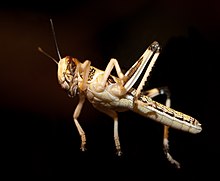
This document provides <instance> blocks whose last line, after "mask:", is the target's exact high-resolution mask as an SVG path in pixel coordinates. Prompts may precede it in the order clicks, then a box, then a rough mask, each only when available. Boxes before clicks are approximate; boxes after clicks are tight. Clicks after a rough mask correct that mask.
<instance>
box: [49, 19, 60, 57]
mask: <svg viewBox="0 0 220 181" xmlns="http://www.w3.org/2000/svg"><path fill="white" fill-rule="evenodd" d="M50 24H51V28H52V32H53V38H54V42H55V47H56V50H57V54H58V57H59V59H61V56H60V51H59V48H58V43H57V39H56V35H55V30H54V26H53V21H52V19H50Z"/></svg>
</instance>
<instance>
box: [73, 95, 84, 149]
mask: <svg viewBox="0 0 220 181" xmlns="http://www.w3.org/2000/svg"><path fill="white" fill-rule="evenodd" d="M84 102H85V95H84V94H83V93H81V94H80V95H79V103H78V105H77V106H76V109H75V111H74V114H73V120H74V123H75V125H76V128H77V130H78V132H79V135H80V136H81V148H80V149H81V150H82V151H85V150H86V148H85V145H86V135H85V132H84V131H83V129H82V127H81V126H80V124H79V122H78V120H77V119H78V117H79V115H80V112H81V110H82V107H83V104H84Z"/></svg>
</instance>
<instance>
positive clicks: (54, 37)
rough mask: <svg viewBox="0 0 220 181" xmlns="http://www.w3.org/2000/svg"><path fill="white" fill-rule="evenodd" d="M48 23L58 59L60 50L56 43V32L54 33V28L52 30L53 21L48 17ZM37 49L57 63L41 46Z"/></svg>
mask: <svg viewBox="0 0 220 181" xmlns="http://www.w3.org/2000/svg"><path fill="white" fill-rule="evenodd" d="M50 25H51V29H52V32H53V39H54V43H55V47H56V51H57V55H58V57H59V60H60V59H61V56H60V51H59V48H58V43H57V39H56V34H55V30H54V26H53V21H52V19H50ZM38 50H39V51H40V52H41V53H43V54H44V55H46V56H47V57H49V58H51V59H52V60H53V61H54V62H55V63H56V64H58V61H57V60H56V59H55V58H53V57H52V56H51V55H49V54H48V53H46V52H45V51H44V50H43V49H42V48H41V47H38Z"/></svg>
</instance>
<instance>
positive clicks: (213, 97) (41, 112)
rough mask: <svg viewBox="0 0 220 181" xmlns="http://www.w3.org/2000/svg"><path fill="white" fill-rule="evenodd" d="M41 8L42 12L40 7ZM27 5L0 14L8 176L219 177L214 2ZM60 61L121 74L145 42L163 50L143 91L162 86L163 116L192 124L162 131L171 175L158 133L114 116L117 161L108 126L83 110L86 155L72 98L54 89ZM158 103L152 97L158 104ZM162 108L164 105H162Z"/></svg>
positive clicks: (152, 126) (147, 123) (129, 116)
mask: <svg viewBox="0 0 220 181" xmlns="http://www.w3.org/2000/svg"><path fill="white" fill-rule="evenodd" d="M47 3H48V4H47ZM47 3H46V1H31V2H29V3H27V2H26V3H24V2H21V1H19V3H13V4H10V3H9V2H6V3H5V4H3V5H1V8H0V64H1V65H0V69H1V70H0V77H1V89H0V93H1V104H0V105H1V112H2V113H1V117H2V118H1V122H2V123H3V124H2V132H3V133H4V134H3V136H2V139H3V142H2V143H4V144H2V145H3V146H2V149H3V150H5V152H4V154H2V155H3V158H5V159H6V162H5V164H4V168H6V170H7V171H9V172H8V173H7V177H8V176H15V177H17V178H18V177H22V178H23V177H28V178H29V180H34V179H38V180H42V179H43V178H47V180H50V179H51V180H52V179H53V178H60V180H84V179H85V178H87V177H88V178H89V179H90V180H91V179H100V180H105V179H109V180H152V179H150V178H151V177H153V178H156V179H157V178H164V179H169V180H170V179H173V180H174V179H175V180H176V179H178V180H180V179H187V180H188V179H191V178H192V179H200V178H203V177H205V176H208V177H209V178H211V177H219V174H218V170H219V165H218V164H219V135H218V133H219V126H220V124H219V114H218V113H219V88H218V87H219V65H218V62H219V54H220V53H219V40H220V36H219V32H220V31H219V30H220V23H219V21H220V14H219V3H218V1H217V0H216V1H214V0H210V1H204V2H203V1H197V0H196V1H188V0H184V1H174V0H168V1H144V0H136V1H114V0H113V1H112V0H111V1H110V0H107V1H98V0H95V1H85V0H83V1H79V2H74V1H73V2H68V1H59V2H55V1H48V2H47ZM50 18H52V19H53V22H54V26H55V31H56V36H57V41H58V44H59V48H60V52H61V55H62V56H63V57H64V56H66V55H70V56H73V57H76V58H78V59H79V60H80V61H84V60H86V59H89V60H91V61H92V65H93V66H95V67H97V68H100V69H102V70H104V69H105V66H106V65H107V63H108V61H109V60H110V58H113V57H114V58H116V59H117V60H118V61H119V64H120V66H121V67H122V69H123V70H127V69H129V68H130V66H131V65H132V64H133V63H134V62H135V61H136V60H137V59H138V58H139V57H140V56H141V55H142V53H143V52H144V51H145V49H146V48H147V47H148V46H149V45H150V44H151V43H152V42H153V41H155V40H156V41H158V42H159V43H160V45H161V47H162V52H161V54H160V56H159V58H158V60H157V62H156V65H155V67H154V68H153V71H152V73H151V77H150V79H149V81H148V82H147V84H146V86H145V89H146V90H147V89H150V88H153V87H160V86H168V87H169V88H170V91H171V99H172V108H174V109H176V110H178V111H181V112H184V113H186V114H189V115H191V116H193V117H195V118H197V119H198V120H199V121H200V122H201V123H202V127H203V131H202V132H201V133H200V134H197V135H193V134H190V133H186V132H181V131H178V130H174V129H170V149H171V150H170V151H171V153H172V154H173V156H174V157H175V158H176V159H177V160H178V161H180V163H181V164H182V168H181V169H180V170H177V169H175V168H174V167H173V165H171V164H169V163H168V162H167V160H166V159H165V157H164V155H163V150H162V136H163V126H162V125H161V124H159V123H156V122H154V121H152V120H150V119H146V118H142V117H141V116H139V115H137V114H134V113H132V112H126V113H120V114H119V135H120V139H121V146H122V151H123V156H122V157H117V156H116V155H115V147H114V141H113V121H112V120H111V119H110V118H109V117H107V116H106V115H104V114H102V113H100V112H98V111H97V110H95V109H94V108H93V107H92V106H91V104H89V103H88V102H86V103H85V105H84V108H83V110H82V113H81V115H80V117H79V121H80V124H81V126H82V127H83V129H84V131H85V132H86V135H87V151H86V152H85V153H82V152H81V151H80V149H79V148H80V137H79V135H78V132H77V130H76V127H75V125H74V123H73V120H72V114H73V111H74V109H75V106H76V105H77V102H78V98H77V97H76V98H74V99H71V98H69V97H68V96H67V94H66V92H65V91H64V90H63V89H61V87H60V85H59V84H58V81H57V73H56V71H57V66H56V64H55V63H53V62H52V61H51V60H50V59H49V58H47V57H46V56H44V55H43V54H41V53H40V52H39V51H38V50H37V47H38V46H40V47H42V48H43V49H44V50H45V51H46V52H48V53H49V54H51V55H52V56H53V57H55V58H56V59H58V58H57V53H56V50H55V46H54V40H53V36H52V31H51V27H50V22H49V19H50ZM157 100H158V101H163V100H164V99H163V98H162V97H161V99H160V98H158V99H157ZM162 103H163V102H162Z"/></svg>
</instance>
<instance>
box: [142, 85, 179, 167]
mask: <svg viewBox="0 0 220 181" xmlns="http://www.w3.org/2000/svg"><path fill="white" fill-rule="evenodd" d="M162 94H165V95H166V104H165V105H166V106H167V107H170V105H171V99H170V91H169V90H168V88H167V87H161V88H154V89H151V90H148V91H145V92H144V95H146V96H148V97H151V98H153V97H156V96H158V95H162ZM168 137H169V126H166V125H164V133H163V150H164V154H165V155H166V157H167V159H168V160H169V162H171V163H172V164H174V165H175V166H176V167H177V168H180V163H179V162H178V161H176V160H175V159H173V157H172V156H171V154H170V153H169V140H168Z"/></svg>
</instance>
